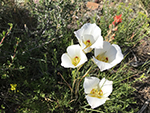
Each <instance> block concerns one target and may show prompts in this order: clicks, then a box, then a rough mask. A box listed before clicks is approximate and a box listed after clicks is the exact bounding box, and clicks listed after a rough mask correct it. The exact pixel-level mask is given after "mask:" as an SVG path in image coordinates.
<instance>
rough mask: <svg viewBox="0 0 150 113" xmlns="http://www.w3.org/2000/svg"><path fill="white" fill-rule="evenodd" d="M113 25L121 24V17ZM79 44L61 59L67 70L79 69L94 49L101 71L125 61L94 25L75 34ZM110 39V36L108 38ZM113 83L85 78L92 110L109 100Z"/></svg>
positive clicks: (95, 60)
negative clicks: (87, 54)
mask: <svg viewBox="0 0 150 113" xmlns="http://www.w3.org/2000/svg"><path fill="white" fill-rule="evenodd" d="M114 19H115V20H114V22H113V23H112V24H113V25H114V26H115V25H117V24H119V23H121V21H122V19H121V15H119V16H116V17H115V18H114ZM74 34H75V36H76V38H77V39H78V42H79V44H80V45H79V44H76V45H71V46H69V47H68V48H67V53H64V54H63V55H62V57H61V61H62V62H61V65H62V66H63V67H65V68H77V67H79V66H82V65H83V64H84V63H85V62H86V61H87V60H88V59H87V57H86V53H89V52H91V51H92V50H93V49H94V55H93V57H92V58H93V61H94V63H95V64H96V65H97V66H98V67H99V69H100V70H101V71H104V70H108V69H110V68H112V67H114V66H115V65H117V64H118V63H120V62H121V61H122V60H123V54H122V52H121V49H120V47H119V46H118V45H116V44H111V43H110V42H108V41H107V40H106V41H104V40H103V37H102V36H101V29H100V28H99V27H98V26H97V25H96V24H95V23H94V24H91V23H86V24H84V25H83V26H82V27H81V28H80V29H79V30H77V31H75V32H74ZM107 37H108V36H107ZM112 84H113V82H112V81H109V80H107V79H105V78H103V79H102V80H99V79H98V78H96V77H85V79H84V83H83V87H84V92H85V94H86V96H85V97H86V99H87V101H88V103H89V105H90V106H91V108H93V109H94V108H96V107H98V106H100V105H102V104H104V103H105V101H106V100H108V99H109V98H108V96H109V95H110V94H111V92H112Z"/></svg>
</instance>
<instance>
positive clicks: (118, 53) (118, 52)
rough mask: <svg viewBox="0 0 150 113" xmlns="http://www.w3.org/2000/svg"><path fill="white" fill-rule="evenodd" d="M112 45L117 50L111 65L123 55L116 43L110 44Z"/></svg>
mask: <svg viewBox="0 0 150 113" xmlns="http://www.w3.org/2000/svg"><path fill="white" fill-rule="evenodd" d="M112 46H113V47H115V49H116V51H117V53H116V58H115V59H114V60H113V61H112V62H111V65H112V66H115V65H116V64H118V63H120V62H121V61H122V60H123V58H124V56H123V54H122V52H121V49H120V47H119V46H118V45H115V44H112Z"/></svg>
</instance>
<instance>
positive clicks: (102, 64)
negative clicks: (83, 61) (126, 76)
mask: <svg viewBox="0 0 150 113" xmlns="http://www.w3.org/2000/svg"><path fill="white" fill-rule="evenodd" d="M93 60H94V63H95V64H96V65H97V66H98V67H99V69H100V70H101V71H104V70H107V69H110V68H112V65H111V64H110V63H105V62H102V61H99V60H97V59H96V58H95V57H93Z"/></svg>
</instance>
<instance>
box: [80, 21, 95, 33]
mask: <svg viewBox="0 0 150 113" xmlns="http://www.w3.org/2000/svg"><path fill="white" fill-rule="evenodd" d="M95 25H96V24H91V23H86V24H84V25H83V26H82V28H83V29H84V32H83V35H84V34H91V33H92V30H93V28H94V27H95ZM82 28H81V29H82Z"/></svg>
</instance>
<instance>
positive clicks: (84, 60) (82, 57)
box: [76, 51, 87, 67]
mask: <svg viewBox="0 0 150 113" xmlns="http://www.w3.org/2000/svg"><path fill="white" fill-rule="evenodd" d="M80 58H81V60H80V62H79V64H78V65H77V66H76V67H78V66H80V65H82V64H84V63H85V62H86V61H87V57H86V55H85V53H84V52H83V51H80Z"/></svg>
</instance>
